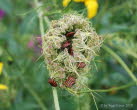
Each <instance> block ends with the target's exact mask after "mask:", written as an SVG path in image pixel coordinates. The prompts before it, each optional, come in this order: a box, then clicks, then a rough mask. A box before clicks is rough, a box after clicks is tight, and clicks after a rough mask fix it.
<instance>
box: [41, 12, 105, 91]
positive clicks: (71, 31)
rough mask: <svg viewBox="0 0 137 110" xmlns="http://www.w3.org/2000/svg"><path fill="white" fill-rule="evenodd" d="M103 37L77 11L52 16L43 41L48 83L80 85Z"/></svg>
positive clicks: (69, 87) (75, 87)
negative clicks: (55, 17)
mask: <svg viewBox="0 0 137 110" xmlns="http://www.w3.org/2000/svg"><path fill="white" fill-rule="evenodd" d="M102 41H103V40H102V38H101V36H98V35H97V33H96V32H95V31H94V29H93V28H92V27H91V26H90V22H89V21H88V20H87V19H85V18H83V17H82V16H80V15H77V14H66V15H64V16H63V17H62V18H61V19H60V20H53V21H52V23H51V27H50V29H49V30H48V32H47V33H46V35H45V36H44V39H43V43H42V44H43V46H42V47H43V54H44V57H45V62H46V64H47V69H48V70H49V74H50V79H49V81H48V82H49V83H50V84H51V86H53V87H56V86H59V87H61V88H65V89H67V90H70V91H75V92H76V91H80V90H81V89H83V88H84V87H85V83H86V82H85V79H87V73H89V70H90V68H91V66H90V62H91V61H92V60H93V59H94V57H95V55H96V53H97V52H98V51H99V49H100V46H101V43H102Z"/></svg>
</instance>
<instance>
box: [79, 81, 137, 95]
mask: <svg viewBox="0 0 137 110" xmlns="http://www.w3.org/2000/svg"><path fill="white" fill-rule="evenodd" d="M135 84H136V83H135V82H131V83H128V84H126V85H123V86H120V87H114V88H110V89H98V90H91V89H89V90H86V91H80V92H77V93H79V94H80V93H89V92H111V91H114V90H117V91H118V90H122V89H126V88H128V87H131V86H133V85H135Z"/></svg>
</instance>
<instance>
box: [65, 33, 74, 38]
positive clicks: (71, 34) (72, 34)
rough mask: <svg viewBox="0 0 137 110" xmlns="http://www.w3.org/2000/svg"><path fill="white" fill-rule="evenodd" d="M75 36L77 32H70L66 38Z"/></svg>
mask: <svg viewBox="0 0 137 110" xmlns="http://www.w3.org/2000/svg"><path fill="white" fill-rule="evenodd" d="M74 34H75V32H68V33H67V34H66V37H73V36H74Z"/></svg>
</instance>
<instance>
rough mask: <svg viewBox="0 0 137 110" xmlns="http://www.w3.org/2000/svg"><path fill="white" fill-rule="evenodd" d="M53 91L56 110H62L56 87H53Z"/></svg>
mask: <svg viewBox="0 0 137 110" xmlns="http://www.w3.org/2000/svg"><path fill="white" fill-rule="evenodd" d="M52 91H53V97H54V105H55V109H56V110H60V107H59V101H58V94H57V89H56V88H55V87H53V88H52Z"/></svg>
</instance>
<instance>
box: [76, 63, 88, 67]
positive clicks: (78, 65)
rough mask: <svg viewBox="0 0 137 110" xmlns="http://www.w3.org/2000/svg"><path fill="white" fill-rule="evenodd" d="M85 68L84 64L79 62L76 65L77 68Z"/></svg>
mask: <svg viewBox="0 0 137 110" xmlns="http://www.w3.org/2000/svg"><path fill="white" fill-rule="evenodd" d="M85 66H86V64H85V63H84V62H79V63H78V64H77V67H78V68H84V67H85Z"/></svg>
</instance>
